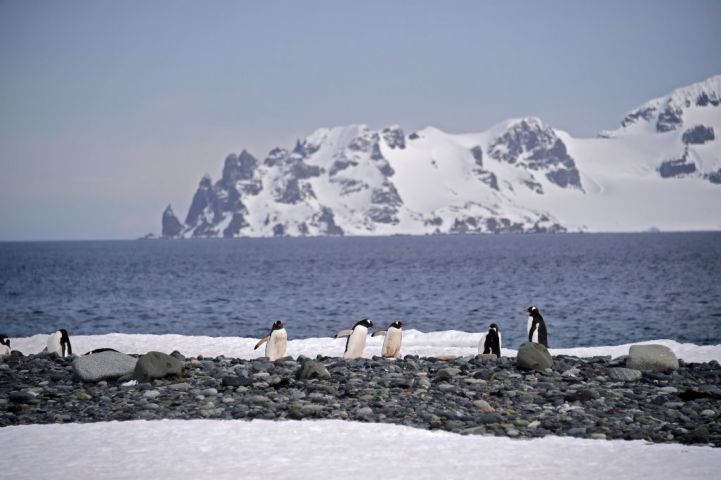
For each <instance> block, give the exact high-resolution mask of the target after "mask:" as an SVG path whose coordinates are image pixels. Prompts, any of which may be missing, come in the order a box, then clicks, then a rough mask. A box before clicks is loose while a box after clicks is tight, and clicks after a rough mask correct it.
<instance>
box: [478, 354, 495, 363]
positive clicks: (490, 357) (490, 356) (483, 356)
mask: <svg viewBox="0 0 721 480" xmlns="http://www.w3.org/2000/svg"><path fill="white" fill-rule="evenodd" d="M476 358H477V359H478V360H483V361H488V360H493V361H494V362H495V361H496V360H498V357H497V356H496V354H495V353H479V354H478V355H476Z"/></svg>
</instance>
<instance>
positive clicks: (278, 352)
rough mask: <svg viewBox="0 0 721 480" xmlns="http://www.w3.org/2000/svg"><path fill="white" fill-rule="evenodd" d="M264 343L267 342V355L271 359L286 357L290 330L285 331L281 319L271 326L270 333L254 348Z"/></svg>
mask: <svg viewBox="0 0 721 480" xmlns="http://www.w3.org/2000/svg"><path fill="white" fill-rule="evenodd" d="M266 342H267V343H266ZM264 343H266V345H265V356H266V357H268V359H269V360H270V361H275V360H278V359H279V358H283V357H285V348H286V347H287V346H288V332H286V331H285V328H284V327H283V322H281V321H280V320H278V321H277V322H274V323H273V326H272V327H270V333H269V334H268V335H267V336H265V337H263V338H261V339H260V340H259V341H258V343H256V344H255V348H253V350H257V349H258V347H260V346H261V345H263V344H264Z"/></svg>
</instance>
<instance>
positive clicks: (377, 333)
mask: <svg viewBox="0 0 721 480" xmlns="http://www.w3.org/2000/svg"><path fill="white" fill-rule="evenodd" d="M386 333H387V332H386V331H385V330H376V331H375V332H373V333H371V337H375V336H379V337H380V336H382V335H385V334H386Z"/></svg>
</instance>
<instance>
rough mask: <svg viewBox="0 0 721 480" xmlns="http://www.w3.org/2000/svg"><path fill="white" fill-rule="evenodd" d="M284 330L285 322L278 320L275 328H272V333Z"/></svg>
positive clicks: (274, 324)
mask: <svg viewBox="0 0 721 480" xmlns="http://www.w3.org/2000/svg"><path fill="white" fill-rule="evenodd" d="M282 328H283V322H281V321H280V320H278V321H277V322H274V323H273V326H272V327H271V328H270V331H271V332H272V331H274V330H280V329H282Z"/></svg>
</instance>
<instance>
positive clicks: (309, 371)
mask: <svg viewBox="0 0 721 480" xmlns="http://www.w3.org/2000/svg"><path fill="white" fill-rule="evenodd" d="M295 377H296V378H297V379H298V380H309V379H311V378H320V379H327V378H330V372H329V371H328V369H327V368H325V365H323V363H322V362H319V361H317V360H308V361H307V362H305V363H304V364H303V365H302V366H301V367H300V368H299V369H298V371H297V372H296V374H295Z"/></svg>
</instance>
